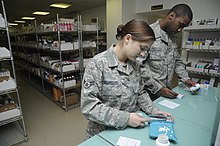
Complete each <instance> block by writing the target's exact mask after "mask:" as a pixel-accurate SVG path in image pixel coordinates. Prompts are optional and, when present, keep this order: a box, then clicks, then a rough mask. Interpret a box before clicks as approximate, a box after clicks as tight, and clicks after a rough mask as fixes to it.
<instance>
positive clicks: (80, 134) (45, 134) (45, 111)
mask: <svg viewBox="0 0 220 146" xmlns="http://www.w3.org/2000/svg"><path fill="white" fill-rule="evenodd" d="M17 80H18V81H17V82H18V86H19V95H20V98H21V104H22V108H23V113H24V119H25V124H26V130H27V135H28V142H22V143H20V144H17V145H16V146H76V145H77V144H79V143H81V142H82V141H83V140H84V138H85V136H84V135H85V129H86V125H87V121H86V119H85V118H84V116H83V115H82V113H81V112H80V109H79V107H76V108H74V109H72V110H70V111H68V112H65V111H64V110H62V109H61V108H60V107H58V106H57V105H55V104H54V103H53V102H52V101H51V100H49V99H48V98H47V97H45V96H44V95H43V94H41V93H40V92H39V91H38V90H36V89H35V88H34V87H33V86H31V85H30V84H28V83H27V82H25V81H24V80H22V79H20V78H18V79H17Z"/></svg>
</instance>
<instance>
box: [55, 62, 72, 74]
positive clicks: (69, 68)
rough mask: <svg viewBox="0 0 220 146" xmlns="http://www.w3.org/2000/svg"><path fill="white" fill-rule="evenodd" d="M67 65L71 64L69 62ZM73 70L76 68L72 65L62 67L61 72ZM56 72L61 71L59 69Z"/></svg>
mask: <svg viewBox="0 0 220 146" xmlns="http://www.w3.org/2000/svg"><path fill="white" fill-rule="evenodd" d="M69 63H71V62H69ZM75 69H76V68H75V65H74V64H73V63H71V64H68V65H64V66H63V72H68V71H73V70H75ZM58 71H61V69H59V70H58Z"/></svg>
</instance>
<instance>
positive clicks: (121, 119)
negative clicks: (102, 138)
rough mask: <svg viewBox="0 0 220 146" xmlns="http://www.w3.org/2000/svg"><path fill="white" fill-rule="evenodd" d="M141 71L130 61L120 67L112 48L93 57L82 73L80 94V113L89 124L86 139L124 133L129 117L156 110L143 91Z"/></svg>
mask: <svg viewBox="0 0 220 146" xmlns="http://www.w3.org/2000/svg"><path fill="white" fill-rule="evenodd" d="M140 79H141V76H140V68H139V66H138V65H137V64H136V63H134V62H131V61H128V62H127V64H125V65H121V64H120V63H119V61H118V59H117V57H116V55H115V54H114V52H113V46H111V47H110V48H109V49H108V50H107V51H105V52H102V53H100V54H98V55H96V56H95V57H94V58H93V59H91V60H90V62H89V64H88V66H87V67H86V69H85V73H84V77H83V85H82V92H81V111H82V113H83V114H84V115H85V117H86V118H87V119H88V120H89V123H88V127H87V130H86V137H87V138H89V137H91V136H93V135H95V134H97V133H99V132H101V131H103V130H104V129H106V128H108V127H109V128H110V127H113V128H116V129H124V128H125V127H126V126H127V124H128V120H129V113H130V112H136V111H138V110H140V109H142V110H143V111H144V112H145V113H147V114H149V113H154V112H156V111H157V110H158V109H157V108H155V107H154V106H153V103H152V101H151V99H150V97H149V95H148V93H146V92H145V91H144V90H143V84H141V80H140Z"/></svg>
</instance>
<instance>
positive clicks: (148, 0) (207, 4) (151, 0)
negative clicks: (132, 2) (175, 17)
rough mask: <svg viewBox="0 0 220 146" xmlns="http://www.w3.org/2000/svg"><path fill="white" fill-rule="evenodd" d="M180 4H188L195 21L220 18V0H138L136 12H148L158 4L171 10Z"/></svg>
mask: <svg viewBox="0 0 220 146" xmlns="http://www.w3.org/2000/svg"><path fill="white" fill-rule="evenodd" d="M178 3H186V4H188V5H189V6H190V7H191V8H192V11H193V15H194V19H207V18H216V17H217V18H220V11H219V6H220V0H199V1H197V0H136V12H137V13H144V12H147V11H149V10H150V7H151V6H152V5H156V4H164V8H165V9H170V8H172V7H173V6H174V5H176V4H178Z"/></svg>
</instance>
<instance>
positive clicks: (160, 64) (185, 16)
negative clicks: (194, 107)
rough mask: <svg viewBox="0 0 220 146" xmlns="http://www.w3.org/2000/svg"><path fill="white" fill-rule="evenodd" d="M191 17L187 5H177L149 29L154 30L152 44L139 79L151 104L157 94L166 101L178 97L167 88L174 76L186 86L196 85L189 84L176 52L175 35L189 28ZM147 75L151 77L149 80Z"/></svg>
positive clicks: (193, 83) (183, 66)
mask: <svg viewBox="0 0 220 146" xmlns="http://www.w3.org/2000/svg"><path fill="white" fill-rule="evenodd" d="M192 15H193V14H192V11H191V9H190V7H189V6H188V5H185V4H179V5H176V6H174V7H173V8H172V9H171V10H170V12H169V13H168V14H167V15H166V16H165V18H164V19H161V20H157V21H156V22H155V23H153V24H151V25H150V26H151V28H152V29H153V30H154V33H155V38H156V41H155V42H154V43H153V45H152V46H151V48H150V50H149V52H148V57H147V60H146V61H145V64H144V65H145V67H144V68H143V71H144V73H143V74H142V75H143V78H144V81H145V85H146V86H145V87H146V89H147V90H148V91H150V92H149V93H151V98H152V100H155V99H156V98H158V97H159V96H160V95H161V94H162V95H163V96H165V97H169V98H175V97H176V96H177V95H178V94H177V93H175V92H173V91H172V90H171V89H170V88H169V85H170V84H171V81H172V78H173V74H174V72H176V74H177V75H178V77H179V78H181V79H182V81H183V82H185V83H186V84H188V85H189V86H195V84H196V83H195V82H193V81H192V80H190V78H189V76H188V73H187V72H186V70H185V65H184V64H183V63H182V60H181V58H180V55H179V53H178V52H177V37H176V35H175V34H176V33H178V32H180V31H182V29H183V28H184V27H186V26H188V25H189V23H190V22H191V20H192ZM150 74H151V76H149V75H150Z"/></svg>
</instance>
